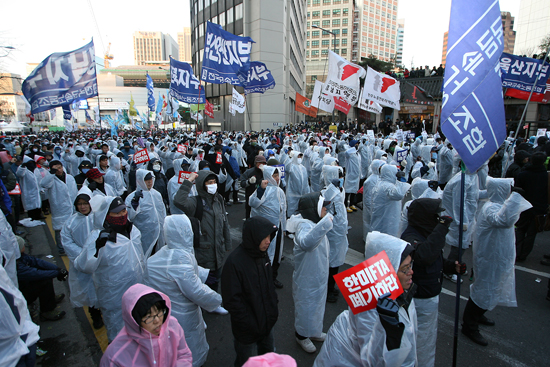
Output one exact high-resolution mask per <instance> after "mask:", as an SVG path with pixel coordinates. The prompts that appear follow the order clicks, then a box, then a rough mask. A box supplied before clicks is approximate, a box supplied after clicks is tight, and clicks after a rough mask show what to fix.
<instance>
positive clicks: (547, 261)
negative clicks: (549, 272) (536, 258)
mask: <svg viewBox="0 0 550 367" xmlns="http://www.w3.org/2000/svg"><path fill="white" fill-rule="evenodd" d="M540 263H541V264H542V265H546V266H550V260H548V259H544V260H541V261H540Z"/></svg>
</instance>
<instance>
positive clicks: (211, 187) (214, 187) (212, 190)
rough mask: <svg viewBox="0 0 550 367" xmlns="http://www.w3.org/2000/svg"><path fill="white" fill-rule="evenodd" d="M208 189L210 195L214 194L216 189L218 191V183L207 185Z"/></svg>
mask: <svg viewBox="0 0 550 367" xmlns="http://www.w3.org/2000/svg"><path fill="white" fill-rule="evenodd" d="M206 191H208V193H209V194H210V195H214V194H215V193H216V191H218V185H217V184H211V185H206Z"/></svg>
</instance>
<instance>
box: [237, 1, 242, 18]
mask: <svg viewBox="0 0 550 367" xmlns="http://www.w3.org/2000/svg"><path fill="white" fill-rule="evenodd" d="M239 19H243V3H240V4H239V5H237V6H235V20H239Z"/></svg>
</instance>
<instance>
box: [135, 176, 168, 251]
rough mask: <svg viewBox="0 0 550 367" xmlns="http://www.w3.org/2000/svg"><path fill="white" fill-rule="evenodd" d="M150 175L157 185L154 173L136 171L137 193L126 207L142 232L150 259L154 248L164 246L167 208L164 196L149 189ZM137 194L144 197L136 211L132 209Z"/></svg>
mask: <svg viewBox="0 0 550 367" xmlns="http://www.w3.org/2000/svg"><path fill="white" fill-rule="evenodd" d="M148 173H150V174H151V176H152V177H153V185H154V184H155V174H154V173H153V172H152V171H147V170H145V169H142V168H140V169H138V170H137V171H136V185H137V189H136V191H134V192H132V193H131V194H130V195H128V196H127V197H126V207H127V208H128V220H130V222H132V223H134V225H135V226H136V227H137V228H138V229H139V231H140V232H141V245H142V248H143V253H144V254H145V258H148V257H149V255H150V254H151V252H152V251H153V247H154V246H155V244H157V246H156V249H157V251H158V250H159V249H160V248H161V247H162V246H164V233H163V231H162V228H163V227H164V218H165V217H166V207H165V206H164V202H163V201H162V195H161V194H160V193H159V192H158V191H157V190H155V189H154V188H152V187H151V189H150V190H148V189H147V185H146V184H145V176H146V175H147V174H148ZM136 192H141V193H142V194H143V197H142V198H140V199H139V206H138V207H137V209H136V210H134V208H133V207H132V199H133V198H134V196H135V195H136Z"/></svg>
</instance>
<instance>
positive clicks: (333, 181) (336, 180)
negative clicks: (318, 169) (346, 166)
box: [330, 178, 340, 187]
mask: <svg viewBox="0 0 550 367" xmlns="http://www.w3.org/2000/svg"><path fill="white" fill-rule="evenodd" d="M330 183H331V184H333V185H334V186H335V187H340V179H338V178H335V179H334V180H332V181H330Z"/></svg>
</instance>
